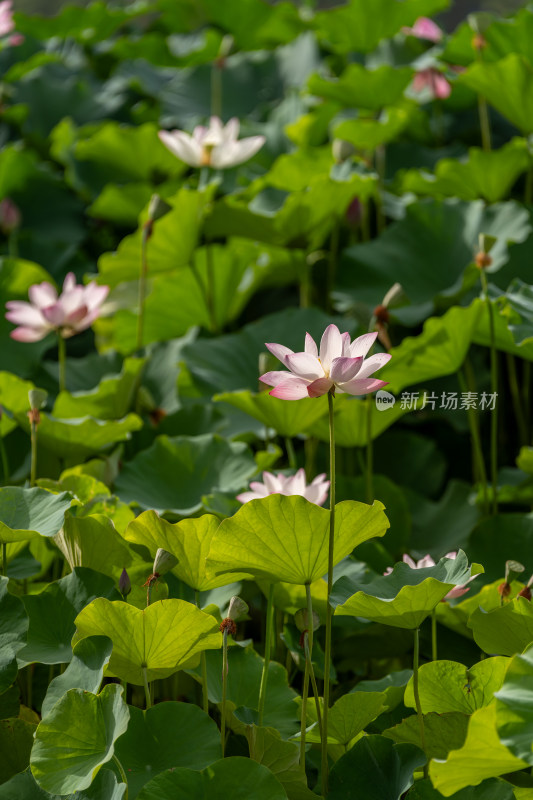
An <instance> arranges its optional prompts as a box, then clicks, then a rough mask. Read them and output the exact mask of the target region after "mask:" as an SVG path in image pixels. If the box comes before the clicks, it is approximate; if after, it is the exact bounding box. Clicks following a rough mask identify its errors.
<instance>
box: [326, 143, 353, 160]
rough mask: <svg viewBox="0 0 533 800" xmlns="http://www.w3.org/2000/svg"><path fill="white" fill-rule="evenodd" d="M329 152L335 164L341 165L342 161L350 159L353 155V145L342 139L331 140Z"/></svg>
mask: <svg viewBox="0 0 533 800" xmlns="http://www.w3.org/2000/svg"><path fill="white" fill-rule="evenodd" d="M331 150H332V153H333V158H334V159H335V161H336V162H337V164H342V162H343V161H346V160H347V159H348V158H351V157H352V156H353V154H354V153H355V147H354V146H353V144H352V143H351V142H346V141H345V140H344V139H333V144H332V146H331Z"/></svg>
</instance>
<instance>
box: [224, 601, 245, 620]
mask: <svg viewBox="0 0 533 800" xmlns="http://www.w3.org/2000/svg"><path fill="white" fill-rule="evenodd" d="M247 613H248V605H247V603H245V602H244V600H242V599H241V598H240V597H237V596H235V597H232V598H231V600H230V601H229V608H228V614H227V616H228V617H229V619H232V620H237V619H241V618H242V617H244V616H246V614H247Z"/></svg>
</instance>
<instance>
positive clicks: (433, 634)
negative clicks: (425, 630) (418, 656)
mask: <svg viewBox="0 0 533 800" xmlns="http://www.w3.org/2000/svg"><path fill="white" fill-rule="evenodd" d="M431 660H432V661H436V660H437V609H436V608H434V609H433V611H432V612H431Z"/></svg>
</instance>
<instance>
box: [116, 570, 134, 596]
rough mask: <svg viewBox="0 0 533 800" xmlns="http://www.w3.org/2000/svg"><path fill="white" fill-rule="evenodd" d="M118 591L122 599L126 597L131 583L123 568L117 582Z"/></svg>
mask: <svg viewBox="0 0 533 800" xmlns="http://www.w3.org/2000/svg"><path fill="white" fill-rule="evenodd" d="M118 590H119V592H120V594H121V595H122V597H127V596H128V595H129V593H130V592H131V581H130V576H129V575H128V573H127V571H126V568H124V569H123V570H122V572H121V575H120V578H119V581H118Z"/></svg>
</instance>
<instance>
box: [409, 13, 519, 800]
mask: <svg viewBox="0 0 533 800" xmlns="http://www.w3.org/2000/svg"><path fill="white" fill-rule="evenodd" d="M469 30H470V28H469ZM470 37H472V32H471V30H470ZM525 791H526V792H527V791H529V790H527V789H526V790H525ZM453 797H454V800H515V798H517V799H518V795H515V794H514V793H513V787H512V786H511V784H510V783H507V781H503V780H498V779H497V778H489V779H488V780H486V781H483V782H482V783H481V784H479V786H475V787H474V786H467V787H466V788H465V789H461V790H460V791H458V792H455V794H454V795H453ZM407 798H408V800H442V795H441V793H440V792H439V791H438V790H437V789H435V788H434V787H433V784H432V783H431V781H430V780H429V778H428V779H427V780H426V779H425V780H421V781H417V782H416V783H415V785H414V786H413V788H412V789H410V790H409V793H408V794H407ZM524 800H527V797H526V798H524Z"/></svg>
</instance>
